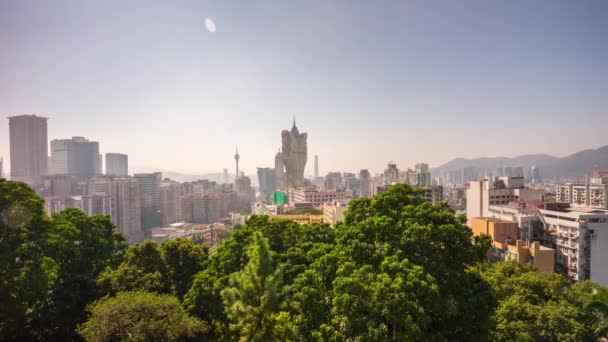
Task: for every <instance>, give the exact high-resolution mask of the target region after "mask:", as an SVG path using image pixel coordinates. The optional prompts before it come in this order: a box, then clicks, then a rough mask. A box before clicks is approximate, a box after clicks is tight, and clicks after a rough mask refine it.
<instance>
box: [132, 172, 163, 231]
mask: <svg viewBox="0 0 608 342" xmlns="http://www.w3.org/2000/svg"><path fill="white" fill-rule="evenodd" d="M133 178H135V180H137V182H138V184H139V195H140V208H141V226H142V229H144V230H145V229H150V228H155V227H160V225H161V215H160V200H159V199H160V181H161V179H162V173H160V172H155V173H136V174H134V175H133Z"/></svg>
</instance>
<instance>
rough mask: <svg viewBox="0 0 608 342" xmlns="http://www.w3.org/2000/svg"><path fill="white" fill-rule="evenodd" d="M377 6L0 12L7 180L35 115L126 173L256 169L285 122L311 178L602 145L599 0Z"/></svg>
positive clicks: (136, 6)
mask: <svg viewBox="0 0 608 342" xmlns="http://www.w3.org/2000/svg"><path fill="white" fill-rule="evenodd" d="M376 5H377V4H376V3H375V2H353V1H334V2H328V1H306V2H284V1H261V2H257V1H256V2H255V3H254V2H233V1H177V2H164V1H128V2H125V1H52V2H51V1H30V0H25V1H24V0H5V1H2V2H0V22H2V23H3V25H2V29H1V30H0V46H2V47H3V49H2V50H3V53H2V54H1V55H0V116H1V118H2V119H3V120H4V121H5V122H4V123H3V124H2V125H0V155H1V156H4V157H5V158H4V159H5V168H8V167H9V166H8V165H7V164H8V162H9V161H8V156H9V144H8V125H7V124H6V118H7V117H8V116H12V115H20V114H30V113H31V114H37V115H43V116H46V117H49V118H50V119H49V121H48V130H49V140H51V139H58V138H69V137H72V136H84V137H87V138H88V139H91V140H95V141H99V142H100V152H102V153H106V152H122V153H126V154H128V155H129V157H130V164H131V166H132V167H131V168H132V170H133V171H135V172H137V171H138V169H139V170H146V171H150V170H154V169H158V170H171V171H178V172H188V173H194V172H220V171H221V170H222V169H223V168H228V169H229V170H231V171H232V169H233V162H234V161H233V154H234V149H235V145H237V144H238V145H239V152H240V155H241V169H242V170H244V171H245V172H246V173H254V172H255V168H256V167H258V166H272V165H273V156H274V154H275V153H276V151H277V150H278V148H279V147H280V135H279V132H280V131H281V130H282V129H289V128H290V127H291V124H292V118H293V116H295V117H296V119H297V123H298V127H299V128H300V129H301V130H303V131H305V132H308V134H309V138H308V150H309V155H310V156H312V155H318V156H319V164H320V171H321V173H322V174H325V173H326V172H328V171H332V170H352V171H356V170H359V169H361V168H369V169H370V171H381V170H382V169H383V168H384V167H385V165H386V163H387V162H388V161H389V160H392V161H394V162H396V163H398V164H399V165H403V166H404V167H407V166H413V165H414V164H415V163H416V162H419V161H425V162H428V163H429V164H430V165H431V166H436V165H438V164H441V163H444V162H447V161H448V160H450V159H452V158H455V157H479V156H515V155H519V154H529V153H548V154H553V155H556V156H564V155H567V154H569V153H573V152H576V151H579V150H582V149H586V148H597V147H600V146H602V145H605V144H606V136H605V130H604V129H603V127H606V124H608V115H606V108H608V97H606V96H605V94H606V93H607V91H608V70H607V68H606V64H605V61H606V60H607V59H608V44H606V33H607V32H608V16H607V13H608V11H606V7H607V6H608V4H607V3H606V2H605V1H586V2H584V3H582V4H581V3H575V2H562V1H538V2H533V3H526V4H525V6H524V5H522V4H521V3H516V2H502V3H497V2H486V1H464V2H447V1H445V2H433V3H430V2H422V1H419V2H402V1H387V2H383V6H381V7H380V6H376ZM210 25H211V26H210ZM498 127H509V130H506V131H502V132H501V133H498V134H497V131H496V130H497V128H498ZM557 137H563V138H558V139H556V138H557ZM311 173H312V163H311V162H310V161H309V163H308V164H307V166H306V174H311Z"/></svg>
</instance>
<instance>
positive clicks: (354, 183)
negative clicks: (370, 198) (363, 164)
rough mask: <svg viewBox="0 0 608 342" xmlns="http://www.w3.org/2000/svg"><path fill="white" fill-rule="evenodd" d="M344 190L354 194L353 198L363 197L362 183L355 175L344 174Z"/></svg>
mask: <svg viewBox="0 0 608 342" xmlns="http://www.w3.org/2000/svg"><path fill="white" fill-rule="evenodd" d="M343 177H344V189H347V190H350V191H352V192H353V198H359V197H361V181H360V180H359V179H358V178H357V177H356V176H355V174H354V173H350V172H344V175H343Z"/></svg>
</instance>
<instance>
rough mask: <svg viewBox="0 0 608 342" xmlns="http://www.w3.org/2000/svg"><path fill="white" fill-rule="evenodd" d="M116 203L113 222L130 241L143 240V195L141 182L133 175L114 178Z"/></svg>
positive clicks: (113, 192)
mask: <svg viewBox="0 0 608 342" xmlns="http://www.w3.org/2000/svg"><path fill="white" fill-rule="evenodd" d="M111 192H112V199H113V205H114V213H113V214H112V222H114V225H116V229H117V230H118V231H120V232H121V233H123V234H124V235H125V237H126V238H127V241H128V242H129V243H137V242H142V241H143V240H144V232H143V230H142V225H141V196H140V193H139V182H138V181H137V180H135V179H134V178H132V177H124V178H114V179H113V180H112V183H111Z"/></svg>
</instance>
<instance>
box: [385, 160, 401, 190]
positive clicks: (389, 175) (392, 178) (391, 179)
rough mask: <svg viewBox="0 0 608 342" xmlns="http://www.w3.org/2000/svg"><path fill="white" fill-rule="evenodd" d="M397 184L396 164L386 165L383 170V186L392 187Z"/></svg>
mask: <svg viewBox="0 0 608 342" xmlns="http://www.w3.org/2000/svg"><path fill="white" fill-rule="evenodd" d="M398 182H399V169H398V168H397V164H395V163H390V162H389V163H388V166H387V168H386V170H384V184H385V185H392V184H395V183H398Z"/></svg>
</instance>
